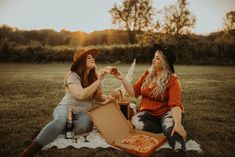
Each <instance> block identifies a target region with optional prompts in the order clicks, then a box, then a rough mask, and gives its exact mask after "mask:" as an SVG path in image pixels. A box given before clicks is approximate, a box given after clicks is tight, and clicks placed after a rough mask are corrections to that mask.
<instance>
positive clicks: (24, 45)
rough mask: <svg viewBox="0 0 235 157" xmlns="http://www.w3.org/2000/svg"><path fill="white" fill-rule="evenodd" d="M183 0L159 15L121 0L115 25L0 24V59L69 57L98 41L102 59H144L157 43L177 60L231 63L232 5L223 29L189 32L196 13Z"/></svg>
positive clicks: (137, 1) (145, 1)
mask: <svg viewBox="0 0 235 157" xmlns="http://www.w3.org/2000/svg"><path fill="white" fill-rule="evenodd" d="M187 5H188V3H187V2H186V0H178V1H177V3H176V4H174V5H171V6H167V7H165V8H164V9H163V10H161V11H160V12H158V14H161V15H163V16H162V20H161V21H160V20H156V21H154V17H156V16H157V15H156V11H155V9H154V7H153V6H152V4H151V1H150V0H123V2H122V3H121V4H120V5H117V4H114V5H113V7H112V8H111V9H110V10H109V12H110V14H111V16H112V22H113V24H115V25H117V26H118V29H110V30H103V31H94V32H92V33H85V32H80V31H75V32H71V31H67V30H61V31H60V32H56V31H54V30H52V29H42V30H30V31H26V30H19V29H17V28H14V27H10V26H7V25H0V61H1V62H3V61H4V62H11V61H12V62H54V61H71V58H72V57H71V56H72V54H73V52H74V51H76V50H77V49H78V48H79V47H84V46H96V47H99V49H100V50H101V54H100V57H98V61H100V62H105V63H113V62H123V63H129V62H130V61H131V60H133V59H134V58H136V59H137V62H138V61H139V62H140V63H147V62H149V61H150V58H151V57H150V56H151V54H150V51H149V49H150V48H151V45H153V44H154V43H159V44H161V45H163V46H165V47H170V48H172V49H174V51H175V53H176V55H177V58H178V59H177V62H178V63H179V64H234V62H235V56H234V52H235V51H234V50H235V44H234V43H235V11H230V12H228V13H226V15H225V18H224V29H223V30H222V31H220V32H214V33H211V34H209V35H207V36H202V35H196V34H193V33H192V32H191V29H192V28H193V27H194V25H195V23H196V17H195V16H194V15H193V13H192V12H190V10H189V9H188V7H187Z"/></svg>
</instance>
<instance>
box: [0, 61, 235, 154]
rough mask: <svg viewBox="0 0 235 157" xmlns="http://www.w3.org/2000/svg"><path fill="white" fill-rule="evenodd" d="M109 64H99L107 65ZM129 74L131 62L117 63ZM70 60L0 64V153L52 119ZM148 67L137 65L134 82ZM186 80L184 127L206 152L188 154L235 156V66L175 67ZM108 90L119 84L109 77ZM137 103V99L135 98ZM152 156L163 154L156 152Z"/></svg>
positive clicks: (18, 146)
mask: <svg viewBox="0 0 235 157" xmlns="http://www.w3.org/2000/svg"><path fill="white" fill-rule="evenodd" d="M104 66H106V65H98V67H99V68H100V67H104ZM116 66H118V67H119V68H120V70H121V71H122V72H124V73H126V72H127V71H128V69H129V66H130V65H116ZM69 67H70V64H67V63H65V64H14V63H1V64H0V156H17V154H19V152H20V151H22V149H23V148H24V147H26V146H27V145H28V144H29V143H30V142H31V141H32V139H33V136H34V132H35V131H36V130H38V129H40V128H41V127H43V126H44V125H45V124H46V123H48V122H49V121H50V120H51V119H52V112H53V109H54V108H55V107H56V106H57V104H58V103H59V102H60V100H61V99H62V97H63V96H64V87H63V79H64V75H65V74H66V73H67V72H68V71H69ZM148 68H149V65H137V66H136V69H135V73H134V76H133V80H132V82H133V81H135V80H136V79H137V78H138V76H140V75H141V74H142V73H143V71H144V70H146V69H148ZM176 72H177V73H178V76H179V78H180V80H181V83H182V88H183V104H184V106H185V116H184V125H185V128H186V130H187V133H188V139H193V140H195V141H196V142H198V143H199V144H200V145H201V147H202V150H203V153H201V154H197V153H192V152H191V153H192V154H193V155H192V154H191V155H190V156H196V157H197V156H198V157H199V156H200V157H201V156H205V157H209V156H210V157H212V156H213V157H232V156H234V155H235V67H232V66H176ZM104 85H105V87H104V88H105V93H106V94H109V93H110V92H111V91H112V90H113V89H115V88H117V87H119V86H120V81H118V80H116V79H115V78H113V77H112V76H111V75H107V77H106V78H105V80H104ZM131 100H132V101H133V102H135V103H138V102H139V99H134V98H132V99H131ZM36 156H45V157H46V156H48V157H49V156H50V157H56V156H58V157H65V156H69V157H70V156H71V157H75V156H76V157H81V156H84V157H87V156H92V157H93V156H97V157H103V156H107V157H111V156H120V157H121V156H133V155H129V154H127V153H125V152H122V151H118V150H115V149H113V148H108V149H103V148H97V149H88V148H81V149H74V148H71V147H69V148H66V149H61V150H58V149H56V148H52V149H49V150H48V151H41V152H40V153H38V154H37V155H36ZM152 156H155V157H158V156H161V152H156V153H154V154H153V155H152Z"/></svg>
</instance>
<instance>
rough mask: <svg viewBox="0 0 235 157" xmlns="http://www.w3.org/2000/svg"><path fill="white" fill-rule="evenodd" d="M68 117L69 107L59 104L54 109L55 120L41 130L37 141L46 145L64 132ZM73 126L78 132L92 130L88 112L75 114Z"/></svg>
mask: <svg viewBox="0 0 235 157" xmlns="http://www.w3.org/2000/svg"><path fill="white" fill-rule="evenodd" d="M67 117H68V108H67V107H66V106H63V105H59V106H57V107H56V108H55V109H54V112H53V118H54V119H53V120H52V121H51V122H49V123H48V124H47V125H46V126H45V127H43V129H42V130H41V131H40V133H39V134H38V136H37V137H36V138H35V141H38V142H39V143H40V144H41V145H42V146H46V145H47V144H49V143H50V142H52V141H54V140H55V139H56V137H57V136H58V135H60V134H62V133H63V132H64V130H65V126H66V122H67ZM73 126H74V131H75V132H76V133H80V134H81V133H86V132H89V131H91V130H92V127H93V123H92V121H91V119H90V117H89V116H88V114H87V113H86V112H80V113H78V114H76V115H73Z"/></svg>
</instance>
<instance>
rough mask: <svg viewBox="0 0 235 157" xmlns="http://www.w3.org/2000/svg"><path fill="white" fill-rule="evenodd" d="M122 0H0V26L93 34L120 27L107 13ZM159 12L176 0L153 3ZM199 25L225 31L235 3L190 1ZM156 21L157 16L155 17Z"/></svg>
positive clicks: (207, 30) (226, 0)
mask: <svg viewBox="0 0 235 157" xmlns="http://www.w3.org/2000/svg"><path fill="white" fill-rule="evenodd" d="M121 2H122V0H0V24H6V25H9V26H10V27H17V28H18V29H23V30H32V29H54V30H56V31H60V30H62V29H66V30H69V31H84V32H92V31H95V30H105V29H111V28H117V27H115V26H114V25H112V20H111V19H112V18H111V15H110V13H109V12H108V11H109V10H110V9H111V8H112V6H113V4H114V3H117V4H121ZM152 2H153V7H154V8H155V9H156V11H159V10H161V9H163V7H164V6H169V5H173V4H175V3H176V2H177V0H152ZM187 2H188V7H189V10H190V11H191V12H192V13H193V14H194V15H195V16H196V18H197V22H196V25H195V28H194V29H193V30H192V31H193V32H194V33H196V34H203V35H206V34H209V33H211V32H215V31H219V30H221V29H222V28H223V18H224V17H225V15H226V13H227V12H229V11H232V10H234V11H235V0H187ZM156 18H157V15H156Z"/></svg>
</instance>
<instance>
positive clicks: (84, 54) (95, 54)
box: [71, 49, 99, 69]
mask: <svg viewBox="0 0 235 157" xmlns="http://www.w3.org/2000/svg"><path fill="white" fill-rule="evenodd" d="M98 53H99V50H98V49H90V50H87V51H85V52H83V54H82V55H81V56H80V57H79V58H78V59H77V60H76V61H74V62H73V64H72V66H71V69H75V67H76V66H77V64H78V62H79V61H80V60H81V59H82V58H84V57H85V56H87V55H92V56H93V57H94V58H96V57H97V55H98Z"/></svg>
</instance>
